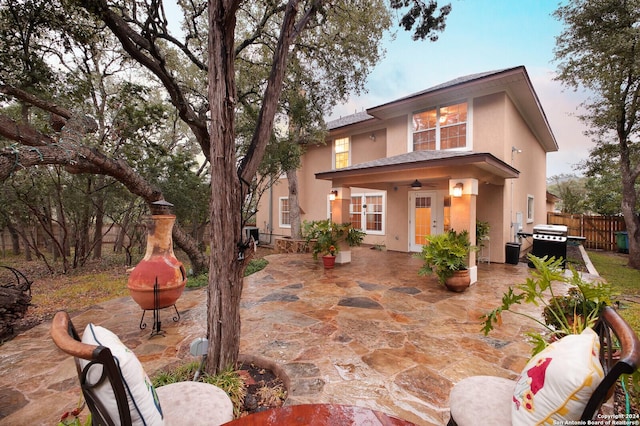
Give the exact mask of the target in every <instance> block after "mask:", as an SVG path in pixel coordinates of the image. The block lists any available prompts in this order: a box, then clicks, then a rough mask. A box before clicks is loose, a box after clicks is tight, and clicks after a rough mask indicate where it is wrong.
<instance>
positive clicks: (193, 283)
mask: <svg viewBox="0 0 640 426" xmlns="http://www.w3.org/2000/svg"><path fill="white" fill-rule="evenodd" d="M268 264H269V261H268V260H267V259H251V260H250V261H249V263H248V264H247V267H246V268H245V269H244V276H245V277H248V276H249V275H251V274H255V273H256V272H258V271H261V270H263V269H264V268H266V267H267V265H268ZM208 285H209V274H208V273H206V274H200V275H196V276H195V277H189V278H188V279H187V285H186V287H187V288H201V287H206V286H208Z"/></svg>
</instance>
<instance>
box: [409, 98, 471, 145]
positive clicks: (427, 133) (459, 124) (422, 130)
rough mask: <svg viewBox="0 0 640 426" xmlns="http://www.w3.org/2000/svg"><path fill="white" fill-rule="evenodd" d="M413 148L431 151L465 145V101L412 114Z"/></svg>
mask: <svg viewBox="0 0 640 426" xmlns="http://www.w3.org/2000/svg"><path fill="white" fill-rule="evenodd" d="M412 130H413V150H414V151H433V150H440V149H452V148H464V147H466V146H467V103H466V102H463V103H460V104H455V105H448V106H442V107H438V108H434V109H431V110H428V111H422V112H418V113H415V114H413V129H412Z"/></svg>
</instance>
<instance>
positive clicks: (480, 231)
mask: <svg viewBox="0 0 640 426" xmlns="http://www.w3.org/2000/svg"><path fill="white" fill-rule="evenodd" d="M489 231H491V225H489V222H484V221H481V220H476V242H477V245H478V247H482V246H484V237H486V236H487V235H489Z"/></svg>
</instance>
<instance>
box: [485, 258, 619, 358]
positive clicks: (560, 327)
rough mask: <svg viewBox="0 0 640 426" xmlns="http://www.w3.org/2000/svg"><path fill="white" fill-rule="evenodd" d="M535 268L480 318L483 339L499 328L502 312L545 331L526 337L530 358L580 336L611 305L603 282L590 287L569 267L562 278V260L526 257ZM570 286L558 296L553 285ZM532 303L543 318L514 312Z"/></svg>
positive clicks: (592, 284)
mask: <svg viewBox="0 0 640 426" xmlns="http://www.w3.org/2000/svg"><path fill="white" fill-rule="evenodd" d="M529 260H530V261H531V262H532V263H533V265H534V266H535V270H534V271H533V272H532V274H531V275H532V276H531V278H528V279H527V281H526V282H525V283H522V284H519V285H517V286H516V287H515V289H514V288H513V287H509V289H508V290H507V291H506V292H505V293H504V294H503V296H502V305H500V306H499V307H497V308H496V309H494V310H492V311H491V312H489V313H487V314H485V315H484V316H483V320H484V322H483V327H482V331H483V332H484V334H485V335H487V334H489V332H490V331H491V330H493V328H494V326H495V324H498V325H499V324H502V313H503V312H505V311H508V312H511V313H514V314H517V315H521V316H524V317H527V318H529V319H531V320H532V321H534V322H535V323H537V324H539V325H541V326H543V327H544V329H545V332H544V333H535V332H531V333H527V335H528V336H529V338H530V339H531V342H532V343H533V346H534V347H533V355H535V354H537V353H538V352H540V351H542V350H543V349H544V348H545V347H546V346H547V345H548V344H549V343H550V342H552V341H554V340H557V339H559V338H562V337H564V336H566V335H569V334H580V333H582V331H583V330H584V329H585V328H587V327H593V325H594V324H595V323H596V321H597V320H598V318H599V316H600V312H602V309H603V308H604V307H605V306H607V305H610V304H611V295H612V294H611V286H610V285H609V284H608V283H606V282H596V283H590V282H587V281H584V279H583V278H582V277H581V276H580V274H579V273H578V272H577V271H576V270H575V269H573V268H572V267H570V270H571V275H570V276H569V275H566V274H564V270H563V267H562V264H563V259H562V258H560V259H555V258H553V257H551V258H547V256H545V257H544V258H542V259H541V258H538V257H536V256H533V255H529ZM554 282H555V283H561V284H565V285H569V289H568V291H567V293H566V294H563V295H557V294H556V292H555V291H554V288H553V285H552V283H554ZM523 302H524V303H533V304H534V305H536V306H542V307H543V311H542V318H536V317H534V316H533V315H530V314H527V313H524V312H519V311H517V310H514V309H513V307H514V306H515V305H520V304H522V303H523Z"/></svg>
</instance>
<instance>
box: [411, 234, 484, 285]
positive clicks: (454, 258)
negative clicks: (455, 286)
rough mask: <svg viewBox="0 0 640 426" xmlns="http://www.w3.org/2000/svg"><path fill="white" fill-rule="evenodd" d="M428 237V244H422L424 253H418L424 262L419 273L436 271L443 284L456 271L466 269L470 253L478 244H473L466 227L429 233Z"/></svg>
mask: <svg viewBox="0 0 640 426" xmlns="http://www.w3.org/2000/svg"><path fill="white" fill-rule="evenodd" d="M426 239H427V244H425V245H423V246H422V253H419V254H416V257H418V258H420V259H422V260H423V262H424V263H423V265H422V267H421V268H420V269H419V270H418V274H419V275H428V274H432V273H435V274H436V275H437V276H438V280H439V281H440V282H441V283H442V284H444V282H445V281H446V279H447V278H449V277H451V276H452V275H453V273H454V271H459V270H462V269H466V268H467V259H468V257H469V253H470V252H471V250H472V249H473V250H475V249H477V247H476V246H471V242H470V241H469V232H468V231H467V230H466V229H465V230H464V231H461V232H456V231H455V230H453V229H451V230H449V231H448V232H444V233H442V234H434V235H428V236H427V237H426Z"/></svg>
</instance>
